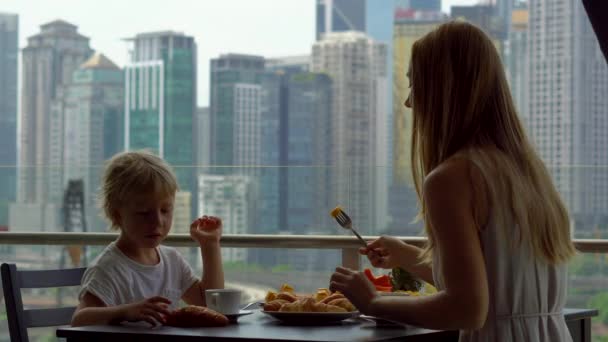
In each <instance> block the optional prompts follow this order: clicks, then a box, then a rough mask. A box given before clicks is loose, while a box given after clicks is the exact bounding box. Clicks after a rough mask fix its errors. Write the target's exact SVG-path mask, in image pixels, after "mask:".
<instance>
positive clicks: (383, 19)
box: [365, 0, 398, 184]
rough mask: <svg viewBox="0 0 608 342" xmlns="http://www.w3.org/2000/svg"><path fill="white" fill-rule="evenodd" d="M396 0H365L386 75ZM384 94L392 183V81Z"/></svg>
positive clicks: (389, 67) (389, 69)
mask: <svg viewBox="0 0 608 342" xmlns="http://www.w3.org/2000/svg"><path fill="white" fill-rule="evenodd" d="M397 2H398V1H397V0H376V1H367V8H366V10H365V11H366V24H367V34H368V35H369V36H370V37H371V38H373V39H374V40H376V41H378V42H380V43H384V44H386V47H387V53H386V57H387V62H386V63H387V75H392V74H393V63H392V58H393V26H394V25H393V22H394V15H395V9H396V5H397ZM387 87H388V88H387V91H386V92H385V94H379V96H381V97H383V98H384V99H385V101H386V122H384V123H381V124H384V125H386V126H387V132H388V135H387V146H388V150H387V160H388V163H387V165H386V181H387V183H388V184H391V183H392V178H393V172H392V163H393V131H392V129H389V127H392V122H393V98H392V94H393V82H392V80H389V82H388V84H387Z"/></svg>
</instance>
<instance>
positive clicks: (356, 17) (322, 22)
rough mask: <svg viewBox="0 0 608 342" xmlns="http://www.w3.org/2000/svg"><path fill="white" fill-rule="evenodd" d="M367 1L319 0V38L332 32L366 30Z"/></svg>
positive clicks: (317, 30) (317, 32) (317, 28)
mask: <svg viewBox="0 0 608 342" xmlns="http://www.w3.org/2000/svg"><path fill="white" fill-rule="evenodd" d="M374 1H377V0H374ZM365 2H366V0H317V26H316V37H317V40H320V39H321V38H323V35H324V34H327V33H331V32H344V31H359V32H365V28H366V23H365V19H366V18H365V6H366V4H365Z"/></svg>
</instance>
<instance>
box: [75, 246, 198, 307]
mask: <svg viewBox="0 0 608 342" xmlns="http://www.w3.org/2000/svg"><path fill="white" fill-rule="evenodd" d="M157 251H158V255H159V256H160V262H159V263H158V264H156V265H143V264H140V263H138V262H136V261H134V260H132V259H130V258H129V257H127V256H126V255H124V254H123V253H122V252H121V251H120V249H119V248H118V247H117V246H116V243H115V242H112V243H110V244H109V245H108V246H107V247H106V248H105V249H104V250H103V251H102V253H101V254H100V255H99V256H98V257H97V258H96V259H95V261H93V263H92V264H91V265H90V266H89V267H88V268H87V270H86V271H85V272H84V275H83V276H82V286H81V289H80V293H79V295H78V298H79V299H80V298H82V296H83V295H84V294H85V293H86V292H87V291H88V292H90V293H91V294H93V295H95V296H97V297H98V298H99V299H101V300H102V301H103V302H104V303H105V304H106V305H108V306H115V305H121V304H131V303H135V302H139V301H142V300H144V299H147V298H150V297H154V296H162V297H165V298H167V299H169V300H170V301H171V307H172V308H176V307H177V305H178V304H179V301H180V299H181V297H182V295H183V294H184V293H185V292H186V290H188V289H189V288H190V287H191V286H192V285H194V283H195V282H196V281H198V278H197V277H196V276H195V275H194V272H193V271H192V268H191V267H190V265H188V263H187V262H186V260H185V259H184V258H183V257H182V256H181V254H179V252H178V251H177V250H176V249H175V248H171V247H166V246H162V245H161V246H159V247H158V248H157Z"/></svg>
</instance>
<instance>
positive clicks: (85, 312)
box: [72, 292, 121, 327]
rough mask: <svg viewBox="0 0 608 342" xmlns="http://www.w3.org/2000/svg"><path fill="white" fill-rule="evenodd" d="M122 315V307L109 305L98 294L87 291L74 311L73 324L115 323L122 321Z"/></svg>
mask: <svg viewBox="0 0 608 342" xmlns="http://www.w3.org/2000/svg"><path fill="white" fill-rule="evenodd" d="M120 316H121V308H120V307H118V306H107V305H106V304H105V303H104V302H103V301H102V300H101V299H99V298H98V297H97V296H95V295H93V294H91V293H90V292H86V293H85V294H84V295H83V296H82V299H81V300H80V303H79V304H78V307H77V308H76V311H74V315H73V316H72V326H74V327H77V326H83V325H97V324H113V323H117V322H120V321H121V319H120Z"/></svg>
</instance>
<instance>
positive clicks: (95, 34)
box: [0, 0, 478, 106]
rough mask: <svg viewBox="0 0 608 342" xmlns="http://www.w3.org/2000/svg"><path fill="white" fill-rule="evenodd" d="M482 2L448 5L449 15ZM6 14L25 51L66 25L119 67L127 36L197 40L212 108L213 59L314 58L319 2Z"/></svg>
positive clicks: (111, 6) (92, 7)
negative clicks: (30, 41) (46, 26)
mask: <svg viewBox="0 0 608 342" xmlns="http://www.w3.org/2000/svg"><path fill="white" fill-rule="evenodd" d="M368 1H382V0H368ZM477 2H478V0H443V10H444V11H445V12H448V11H449V8H450V6H451V5H454V4H474V3H477ZM0 12H9V13H17V14H19V21H20V22H19V35H20V37H19V41H20V43H19V47H20V48H23V47H24V46H25V45H26V39H27V37H28V36H31V35H34V34H36V33H37V32H39V30H40V29H39V26H40V25H41V24H43V23H47V22H49V21H52V20H55V19H63V20H66V21H68V22H71V23H72V24H75V25H77V26H78V27H79V32H80V33H81V34H83V35H85V36H88V37H89V38H90V39H91V47H92V48H93V49H94V50H97V51H100V52H102V53H104V54H105V55H107V56H108V57H109V58H110V59H112V60H113V61H114V62H115V63H116V64H118V65H119V66H124V64H125V62H126V61H127V49H126V44H125V43H124V42H122V41H121V38H125V37H131V36H134V35H135V34H137V33H140V32H147V31H162V30H173V31H180V32H184V33H186V34H188V35H191V36H194V37H195V40H196V42H197V44H198V71H199V77H198V83H199V85H198V89H199V94H198V103H199V105H201V106H207V105H208V92H209V60H210V59H211V58H214V57H217V56H219V55H220V54H222V53H227V52H236V53H247V54H257V55H262V56H265V57H280V56H289V55H302V54H309V53H310V49H311V46H312V44H313V42H314V30H315V0H190V1H186V0H163V1H161V0H0Z"/></svg>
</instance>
